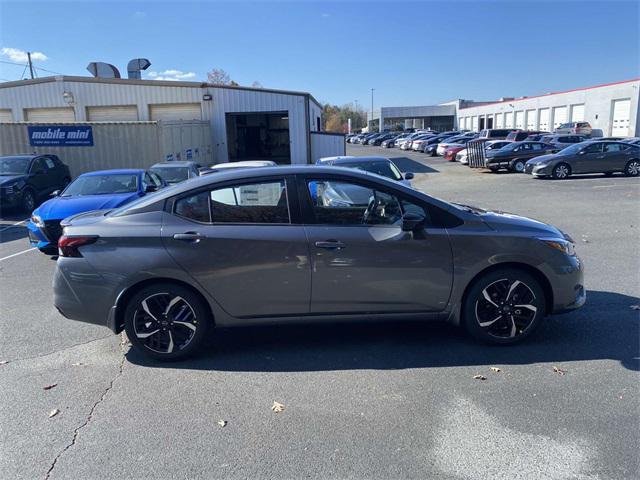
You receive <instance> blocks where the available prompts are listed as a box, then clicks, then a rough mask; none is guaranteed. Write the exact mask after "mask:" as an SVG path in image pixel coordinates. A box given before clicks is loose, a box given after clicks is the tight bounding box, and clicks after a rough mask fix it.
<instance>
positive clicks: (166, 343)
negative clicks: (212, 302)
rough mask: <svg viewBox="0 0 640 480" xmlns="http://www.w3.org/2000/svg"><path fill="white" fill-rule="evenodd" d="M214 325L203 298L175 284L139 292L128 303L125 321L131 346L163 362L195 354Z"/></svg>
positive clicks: (153, 287) (154, 286) (158, 284)
mask: <svg viewBox="0 0 640 480" xmlns="http://www.w3.org/2000/svg"><path fill="white" fill-rule="evenodd" d="M176 299H179V300H176ZM145 301H146V308H145V306H144V304H143V302H145ZM185 307H186V308H185ZM177 319H180V320H177ZM212 324H213V320H212V316H211V311H210V309H209V307H208V306H207V305H206V304H205V302H204V301H203V300H202V299H201V297H200V296H199V295H198V294H196V293H194V292H193V291H192V290H190V289H188V288H185V287H183V286H180V285H176V284H173V283H157V284H154V285H150V286H148V287H145V288H143V289H142V290H140V291H139V292H138V293H136V294H135V295H134V296H133V297H131V299H130V300H129V302H128V303H127V306H126V310H125V318H124V328H125V331H126V332H127V337H129V340H130V341H131V343H132V345H133V346H134V347H136V348H137V349H138V351H140V352H141V353H142V354H144V355H146V356H148V357H151V358H154V359H156V360H162V361H175V360H180V359H183V358H186V357H188V356H189V355H192V354H194V353H196V352H197V350H198V349H199V348H200V347H201V346H202V342H203V340H204V339H205V338H206V336H207V331H208V330H209V329H210V328H211V326H212ZM176 347H177V348H176Z"/></svg>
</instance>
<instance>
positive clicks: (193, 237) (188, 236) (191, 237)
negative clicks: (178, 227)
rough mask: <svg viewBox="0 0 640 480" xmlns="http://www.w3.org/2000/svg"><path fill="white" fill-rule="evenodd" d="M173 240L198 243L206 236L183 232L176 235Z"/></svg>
mask: <svg viewBox="0 0 640 480" xmlns="http://www.w3.org/2000/svg"><path fill="white" fill-rule="evenodd" d="M173 238H174V240H182V241H183V242H199V241H200V240H202V239H203V238H207V236H206V235H200V234H199V233H198V232H185V233H176V234H175V235H174V236H173Z"/></svg>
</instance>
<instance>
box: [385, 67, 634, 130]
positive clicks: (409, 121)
mask: <svg viewBox="0 0 640 480" xmlns="http://www.w3.org/2000/svg"><path fill="white" fill-rule="evenodd" d="M639 98H640V79H634V80H627V81H622V82H615V83H607V84H604V85H596V86H592V87H586V88H576V89H573V90H567V91H563V92H553V93H545V94H542V95H536V96H530V97H519V98H501V99H500V100H498V101H483V102H475V101H473V100H454V101H451V102H447V103H443V104H439V105H428V106H421V107H382V108H381V109H380V114H379V115H378V116H377V117H376V116H374V122H373V124H374V130H376V127H377V125H379V124H382V125H383V129H391V128H394V127H396V128H397V127H398V126H402V127H404V128H432V129H434V130H439V131H443V130H449V129H453V128H459V129H465V130H473V131H479V130H482V129H485V128H514V129H523V130H542V131H553V129H554V128H557V127H558V126H560V125H561V124H563V123H567V122H572V121H573V122H583V121H584V122H589V123H590V124H591V127H592V128H593V129H594V134H595V135H598V136H605V137H607V136H615V137H633V136H640V121H639V109H640V102H639Z"/></svg>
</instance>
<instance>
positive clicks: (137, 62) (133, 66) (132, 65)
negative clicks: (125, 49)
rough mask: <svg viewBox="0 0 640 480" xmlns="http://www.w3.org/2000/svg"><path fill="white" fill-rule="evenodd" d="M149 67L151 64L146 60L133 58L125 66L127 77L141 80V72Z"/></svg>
mask: <svg viewBox="0 0 640 480" xmlns="http://www.w3.org/2000/svg"><path fill="white" fill-rule="evenodd" d="M150 66H151V62H150V61H149V60H147V59H146V58H134V59H133V60H131V61H130V62H129V63H128V64H127V77H128V78H133V79H135V80H140V79H141V78H142V75H141V73H140V72H141V71H142V70H146V69H147V68H149V67H150Z"/></svg>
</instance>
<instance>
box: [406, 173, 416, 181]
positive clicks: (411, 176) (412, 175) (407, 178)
mask: <svg viewBox="0 0 640 480" xmlns="http://www.w3.org/2000/svg"><path fill="white" fill-rule="evenodd" d="M413 177H415V175H414V174H413V173H411V172H407V173H405V174H404V179H405V180H413Z"/></svg>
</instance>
